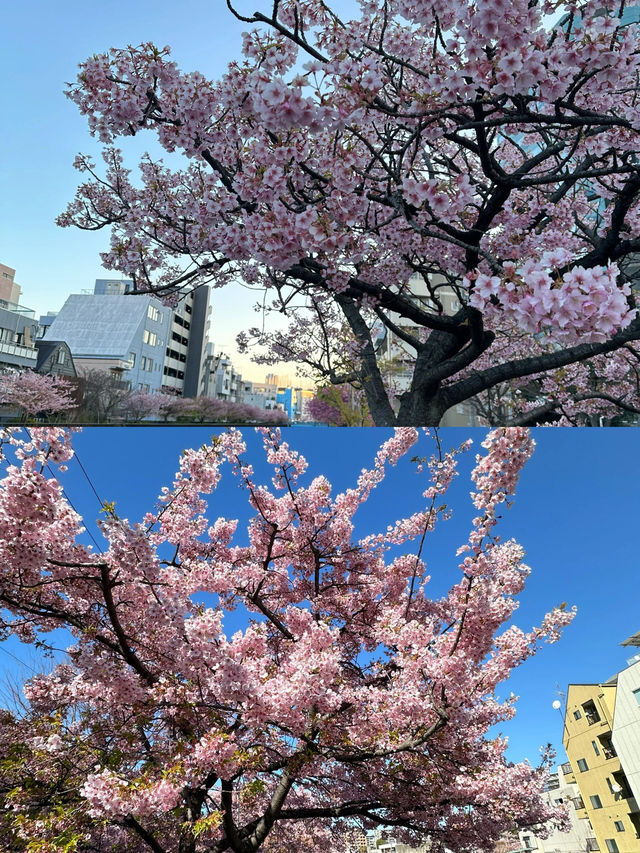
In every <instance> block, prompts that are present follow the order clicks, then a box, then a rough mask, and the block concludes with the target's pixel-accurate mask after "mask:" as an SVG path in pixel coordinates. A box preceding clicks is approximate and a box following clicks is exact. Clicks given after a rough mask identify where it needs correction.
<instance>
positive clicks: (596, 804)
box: [589, 794, 602, 809]
mask: <svg viewBox="0 0 640 853" xmlns="http://www.w3.org/2000/svg"><path fill="white" fill-rule="evenodd" d="M589 799H590V800H591V805H592V806H593V808H594V809H601V808H602V800H601V799H600V797H599V796H598V794H592V795H591V796H590V797H589Z"/></svg>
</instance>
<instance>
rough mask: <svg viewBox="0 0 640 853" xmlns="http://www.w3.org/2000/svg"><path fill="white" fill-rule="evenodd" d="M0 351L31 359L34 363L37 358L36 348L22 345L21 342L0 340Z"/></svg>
mask: <svg viewBox="0 0 640 853" xmlns="http://www.w3.org/2000/svg"><path fill="white" fill-rule="evenodd" d="M0 353H5V354H6V355H13V356H16V357H17V358H26V359H28V360H30V361H33V363H34V365H35V363H36V361H37V360H38V350H36V349H33V347H23V346H22V345H21V344H12V343H9V342H8V341H0Z"/></svg>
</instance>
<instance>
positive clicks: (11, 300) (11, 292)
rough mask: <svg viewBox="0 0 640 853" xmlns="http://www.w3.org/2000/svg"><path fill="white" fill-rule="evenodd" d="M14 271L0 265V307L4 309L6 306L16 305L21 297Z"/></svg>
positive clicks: (20, 289)
mask: <svg viewBox="0 0 640 853" xmlns="http://www.w3.org/2000/svg"><path fill="white" fill-rule="evenodd" d="M15 275H16V271H15V270H14V269H13V267H8V266H6V264H0V305H2V303H3V302H5V303H7V304H5V305H2V307H3V308H6V307H7V306H8V305H18V304H19V303H20V297H21V296H22V288H21V287H20V285H19V284H16V281H15Z"/></svg>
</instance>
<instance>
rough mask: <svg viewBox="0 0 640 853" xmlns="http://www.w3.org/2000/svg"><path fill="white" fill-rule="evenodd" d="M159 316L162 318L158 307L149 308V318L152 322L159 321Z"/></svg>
mask: <svg viewBox="0 0 640 853" xmlns="http://www.w3.org/2000/svg"><path fill="white" fill-rule="evenodd" d="M159 316H160V312H159V311H158V309H157V308H156V306H155V305H149V307H148V308H147V317H148V318H149V319H150V320H157V319H158V317H159Z"/></svg>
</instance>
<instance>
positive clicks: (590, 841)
mask: <svg viewBox="0 0 640 853" xmlns="http://www.w3.org/2000/svg"><path fill="white" fill-rule="evenodd" d="M585 849H586V850H599V849H600V848H599V847H598V842H597V841H596V839H595V838H587V846H586V848H585Z"/></svg>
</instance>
